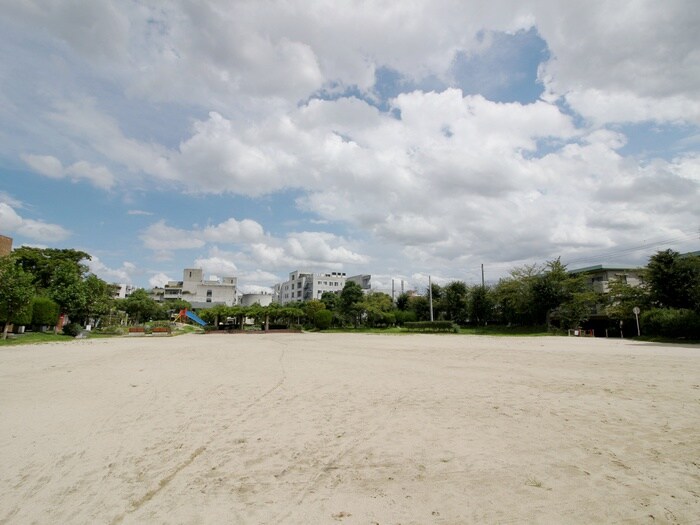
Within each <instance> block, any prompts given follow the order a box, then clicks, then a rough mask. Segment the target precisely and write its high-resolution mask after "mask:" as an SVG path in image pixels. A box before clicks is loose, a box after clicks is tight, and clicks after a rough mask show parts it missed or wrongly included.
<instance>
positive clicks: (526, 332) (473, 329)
mask: <svg viewBox="0 0 700 525" xmlns="http://www.w3.org/2000/svg"><path fill="white" fill-rule="evenodd" d="M322 332H323V333H325V334H396V335H411V334H419V333H431V334H442V335H450V334H451V333H452V332H428V331H426V332H422V331H417V330H408V329H406V328H403V327H399V326H392V327H390V328H329V329H328V330H322ZM458 333H459V334H461V335H493V336H506V337H507V336H513V337H516V336H517V337H523V336H525V337H541V336H551V335H557V334H554V333H553V332H550V331H548V330H547V328H546V327H545V326H496V325H493V326H466V327H460V328H459V332H458ZM559 335H561V334H559Z"/></svg>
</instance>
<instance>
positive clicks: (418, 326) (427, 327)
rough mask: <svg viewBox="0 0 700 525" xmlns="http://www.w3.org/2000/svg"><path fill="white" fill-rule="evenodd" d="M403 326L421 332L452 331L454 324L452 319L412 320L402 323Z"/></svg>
mask: <svg viewBox="0 0 700 525" xmlns="http://www.w3.org/2000/svg"><path fill="white" fill-rule="evenodd" d="M403 327H404V328H406V329H407V330H416V331H421V332H453V331H455V328H456V325H455V324H454V323H453V322H452V321H413V322H407V323H404V324H403Z"/></svg>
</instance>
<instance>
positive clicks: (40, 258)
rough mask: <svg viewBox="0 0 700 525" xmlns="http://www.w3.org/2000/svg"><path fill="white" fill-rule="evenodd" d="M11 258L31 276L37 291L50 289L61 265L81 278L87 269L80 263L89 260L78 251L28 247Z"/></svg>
mask: <svg viewBox="0 0 700 525" xmlns="http://www.w3.org/2000/svg"><path fill="white" fill-rule="evenodd" d="M12 256H13V257H14V258H16V260H17V263H18V264H19V265H20V266H21V267H22V269H23V270H24V271H26V272H29V273H31V274H32V276H33V278H34V284H35V285H36V287H37V288H38V289H39V290H47V289H49V288H50V287H51V281H52V279H53V276H54V272H55V270H56V268H57V267H58V266H61V265H67V266H69V267H73V268H74V269H75V270H76V271H77V273H78V274H79V275H80V277H81V278H82V277H83V275H85V274H86V273H87V271H88V267H87V266H86V265H85V264H84V263H83V262H82V261H85V260H88V261H89V260H90V259H91V257H90V255H89V254H88V253H85V252H83V251H80V250H72V249H56V248H33V247H30V246H20V247H19V248H17V249H15V250H14V251H13V252H12Z"/></svg>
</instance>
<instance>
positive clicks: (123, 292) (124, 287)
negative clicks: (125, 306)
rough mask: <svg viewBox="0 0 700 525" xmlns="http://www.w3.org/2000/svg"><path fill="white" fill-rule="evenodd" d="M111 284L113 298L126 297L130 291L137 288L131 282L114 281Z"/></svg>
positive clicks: (132, 291)
mask: <svg viewBox="0 0 700 525" xmlns="http://www.w3.org/2000/svg"><path fill="white" fill-rule="evenodd" d="M113 286H114V293H113V294H112V297H113V298H115V299H126V298H127V297H129V296H130V295H131V294H132V293H134V292H135V291H136V290H138V288H137V287H136V286H134V285H133V284H125V283H115V284H114V285H113Z"/></svg>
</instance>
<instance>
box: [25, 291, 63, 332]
mask: <svg viewBox="0 0 700 525" xmlns="http://www.w3.org/2000/svg"><path fill="white" fill-rule="evenodd" d="M59 314H60V307H59V306H58V303H56V302H55V301H52V300H51V299H49V298H48V297H34V299H33V301H32V322H31V324H32V326H56V322H57V321H58V316H59Z"/></svg>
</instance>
